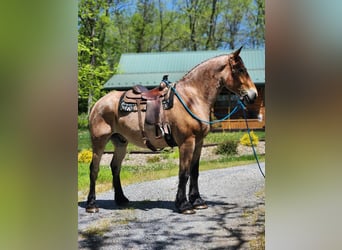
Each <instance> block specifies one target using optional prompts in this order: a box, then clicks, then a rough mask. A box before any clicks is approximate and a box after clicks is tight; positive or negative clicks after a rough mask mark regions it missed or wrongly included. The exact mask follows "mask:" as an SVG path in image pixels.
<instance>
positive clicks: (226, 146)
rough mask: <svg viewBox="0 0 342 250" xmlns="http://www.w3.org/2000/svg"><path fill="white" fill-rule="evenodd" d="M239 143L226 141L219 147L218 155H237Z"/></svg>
mask: <svg viewBox="0 0 342 250" xmlns="http://www.w3.org/2000/svg"><path fill="white" fill-rule="evenodd" d="M237 145H238V143H237V141H231V140H228V141H225V142H223V143H221V144H219V145H218V146H217V149H216V154H222V155H235V154H237Z"/></svg>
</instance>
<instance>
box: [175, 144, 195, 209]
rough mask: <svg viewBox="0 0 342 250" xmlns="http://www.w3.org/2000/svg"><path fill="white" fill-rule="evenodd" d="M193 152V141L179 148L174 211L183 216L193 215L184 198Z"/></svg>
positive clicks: (189, 205) (190, 206)
mask: <svg viewBox="0 0 342 250" xmlns="http://www.w3.org/2000/svg"><path fill="white" fill-rule="evenodd" d="M193 151H194V143H193V141H190V142H187V143H184V144H183V145H181V146H180V147H179V176H178V177H179V183H178V191H177V195H176V201H175V203H176V204H175V205H176V209H177V210H178V211H179V212H180V213H184V214H193V213H195V211H194V210H193V207H192V205H191V204H190V203H189V201H188V200H187V198H186V184H187V182H188V179H189V174H190V165H191V161H192V154H193Z"/></svg>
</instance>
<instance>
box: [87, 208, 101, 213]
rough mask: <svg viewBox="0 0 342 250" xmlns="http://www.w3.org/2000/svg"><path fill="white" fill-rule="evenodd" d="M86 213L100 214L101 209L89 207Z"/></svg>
mask: <svg viewBox="0 0 342 250" xmlns="http://www.w3.org/2000/svg"><path fill="white" fill-rule="evenodd" d="M86 212H87V213H98V212H99V208H98V207H87V208H86Z"/></svg>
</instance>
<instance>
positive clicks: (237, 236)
mask: <svg viewBox="0 0 342 250" xmlns="http://www.w3.org/2000/svg"><path fill="white" fill-rule="evenodd" d="M261 165H262V169H263V170H264V169H265V168H264V163H262V164H261ZM177 183H178V178H177V177H171V178H167V179H161V180H156V181H149V182H144V183H138V184H133V185H129V186H126V187H124V192H125V195H126V196H127V197H128V198H129V199H130V201H131V202H130V204H129V206H128V207H125V208H118V207H117V206H116V205H115V203H114V201H113V197H114V194H113V191H111V192H106V193H102V194H97V201H98V205H99V207H100V212H99V213H96V214H88V213H86V212H85V209H84V208H85V202H79V204H78V220H79V224H78V231H79V249H125V250H126V249H253V246H254V245H253V244H256V243H255V242H257V240H256V239H257V236H258V235H260V234H262V233H263V232H264V221H265V217H264V215H265V214H264V207H265V196H264V195H265V193H264V188H265V180H264V178H263V177H262V176H261V174H260V172H259V170H258V167H257V165H256V164H252V165H246V166H239V167H233V168H228V169H220V170H210V171H204V172H200V177H199V188H200V192H201V195H202V198H203V199H205V200H206V201H207V203H208V205H209V208H208V209H205V210H197V211H196V214H193V215H182V214H178V213H177V212H175V208H174V199H175V196H176V191H177ZM260 249H261V248H260Z"/></svg>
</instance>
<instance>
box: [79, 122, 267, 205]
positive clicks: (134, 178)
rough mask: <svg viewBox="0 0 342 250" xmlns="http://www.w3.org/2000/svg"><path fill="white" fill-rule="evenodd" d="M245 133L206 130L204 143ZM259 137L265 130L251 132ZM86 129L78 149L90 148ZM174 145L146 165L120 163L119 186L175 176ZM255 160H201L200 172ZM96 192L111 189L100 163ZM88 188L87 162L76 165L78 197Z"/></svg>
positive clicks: (109, 178) (109, 176) (108, 175)
mask: <svg viewBox="0 0 342 250" xmlns="http://www.w3.org/2000/svg"><path fill="white" fill-rule="evenodd" d="M244 133H245V132H244V131H242V132H222V133H209V134H208V136H207V137H206V138H205V144H208V143H223V142H225V141H227V140H239V139H240V138H241V136H242V135H243V134H244ZM255 133H256V134H257V135H258V137H259V139H264V138H265V132H263V131H261V132H260V131H257V132H255ZM90 148H91V145H90V139H89V132H88V130H86V129H80V130H79V131H78V149H79V150H82V149H90ZM138 149H139V148H138V147H136V146H134V145H132V144H129V146H128V152H129V151H131V150H138ZM106 150H113V145H112V144H111V143H108V144H107V146H106ZM178 157H179V152H178V148H174V150H170V149H169V148H166V149H165V150H164V151H163V152H162V153H161V154H159V155H155V156H151V158H150V159H149V163H148V164H146V166H143V167H141V166H127V165H125V163H124V164H123V167H122V170H121V175H120V176H121V183H122V185H128V184H132V183H137V182H143V181H149V180H156V179H161V178H167V177H170V176H176V175H178V164H175V163H171V162H172V160H173V159H178ZM159 159H167V160H169V163H163V164H161V163H160V162H159ZM259 160H260V161H264V160H265V156H259ZM254 162H255V159H254V156H253V155H248V156H239V157H237V156H226V157H223V158H221V159H220V160H212V161H201V162H200V171H204V170H211V169H219V168H227V167H232V166H238V165H244V164H250V163H254ZM96 183H97V186H96V189H97V192H102V191H107V190H110V189H111V188H112V172H111V169H110V167H109V166H100V172H99V176H98V179H97V182H96ZM88 188H89V164H88V163H79V164H78V190H79V191H80V193H81V194H80V196H79V199H83V198H84V196H85V195H86V192H88Z"/></svg>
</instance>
